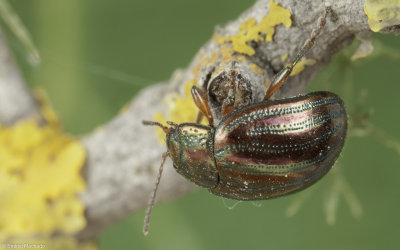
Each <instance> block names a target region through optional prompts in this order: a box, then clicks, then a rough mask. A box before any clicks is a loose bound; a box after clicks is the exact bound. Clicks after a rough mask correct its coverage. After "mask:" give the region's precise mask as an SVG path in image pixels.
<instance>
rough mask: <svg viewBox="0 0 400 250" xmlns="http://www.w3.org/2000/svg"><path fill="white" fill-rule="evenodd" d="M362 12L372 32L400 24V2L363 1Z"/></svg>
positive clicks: (393, 0) (396, 0)
mask: <svg viewBox="0 0 400 250" xmlns="http://www.w3.org/2000/svg"><path fill="white" fill-rule="evenodd" d="M364 11H365V14H366V15H367V16H368V24H369V27H370V28H371V30H372V31H374V32H378V31H380V30H381V29H383V28H385V27H388V26H392V25H398V24H399V23H400V0H365V1H364Z"/></svg>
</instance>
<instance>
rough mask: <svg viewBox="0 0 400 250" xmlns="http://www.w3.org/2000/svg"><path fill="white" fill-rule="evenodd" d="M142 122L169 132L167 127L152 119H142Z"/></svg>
mask: <svg viewBox="0 0 400 250" xmlns="http://www.w3.org/2000/svg"><path fill="white" fill-rule="evenodd" d="M142 124H143V125H145V126H158V127H160V128H162V130H163V131H164V132H165V133H166V134H169V128H168V127H166V126H164V125H162V124H161V123H159V122H154V121H142Z"/></svg>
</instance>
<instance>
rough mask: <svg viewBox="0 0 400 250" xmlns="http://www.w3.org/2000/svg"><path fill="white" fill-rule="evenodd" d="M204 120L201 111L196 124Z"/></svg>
mask: <svg viewBox="0 0 400 250" xmlns="http://www.w3.org/2000/svg"><path fill="white" fill-rule="evenodd" d="M203 118H204V114H203V113H202V112H201V111H199V113H198V114H197V118H196V123H201V121H202V120H203Z"/></svg>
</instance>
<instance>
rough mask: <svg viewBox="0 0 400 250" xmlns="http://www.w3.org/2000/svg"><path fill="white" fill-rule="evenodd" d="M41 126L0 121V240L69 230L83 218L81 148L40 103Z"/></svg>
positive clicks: (32, 122) (77, 227) (31, 122)
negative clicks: (44, 122) (6, 123)
mask: <svg viewBox="0 0 400 250" xmlns="http://www.w3.org/2000/svg"><path fill="white" fill-rule="evenodd" d="M40 102H41V103H42V112H43V115H44V117H45V118H46V119H48V120H46V124H45V125H43V124H39V123H38V122H37V121H35V120H33V119H32V120H27V121H22V122H20V123H18V124H16V125H14V126H12V127H4V126H2V125H1V124H0V207H1V210H0V241H4V240H6V239H7V238H10V237H15V236H17V235H32V234H42V235H50V234H52V233H54V232H57V231H60V232H65V233H74V232H77V231H79V230H81V229H82V228H83V227H84V226H85V224H86V222H85V217H84V206H83V204H82V203H81V202H80V201H79V199H78V198H77V197H76V195H77V192H79V191H82V190H83V189H84V188H85V183H84V181H83V179H82V177H81V175H80V171H81V168H82V166H83V164H84V161H85V151H84V149H83V147H82V145H81V144H80V143H79V142H78V141H77V140H75V139H73V138H71V137H69V136H67V135H65V134H63V132H62V130H61V128H60V126H59V121H58V119H57V116H56V115H55V113H54V112H53V111H52V110H51V108H50V107H49V106H48V105H46V104H45V103H44V102H43V99H42V100H41V101H40Z"/></svg>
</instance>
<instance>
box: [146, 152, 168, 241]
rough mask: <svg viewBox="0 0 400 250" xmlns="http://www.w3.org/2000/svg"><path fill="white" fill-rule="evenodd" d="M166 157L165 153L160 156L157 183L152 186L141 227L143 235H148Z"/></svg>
mask: <svg viewBox="0 0 400 250" xmlns="http://www.w3.org/2000/svg"><path fill="white" fill-rule="evenodd" d="M167 157H168V152H165V153H164V154H163V155H162V161H161V165H160V169H159V170H158V176H157V181H156V184H155V185H154V189H153V193H152V195H151V198H150V200H149V203H148V205H147V210H146V216H145V217H144V225H143V234H144V235H147V234H148V233H149V225H150V215H151V211H152V210H153V206H154V201H155V199H156V193H157V189H158V185H159V184H160V180H161V175H162V172H163V168H164V163H165V160H166V159H167Z"/></svg>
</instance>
